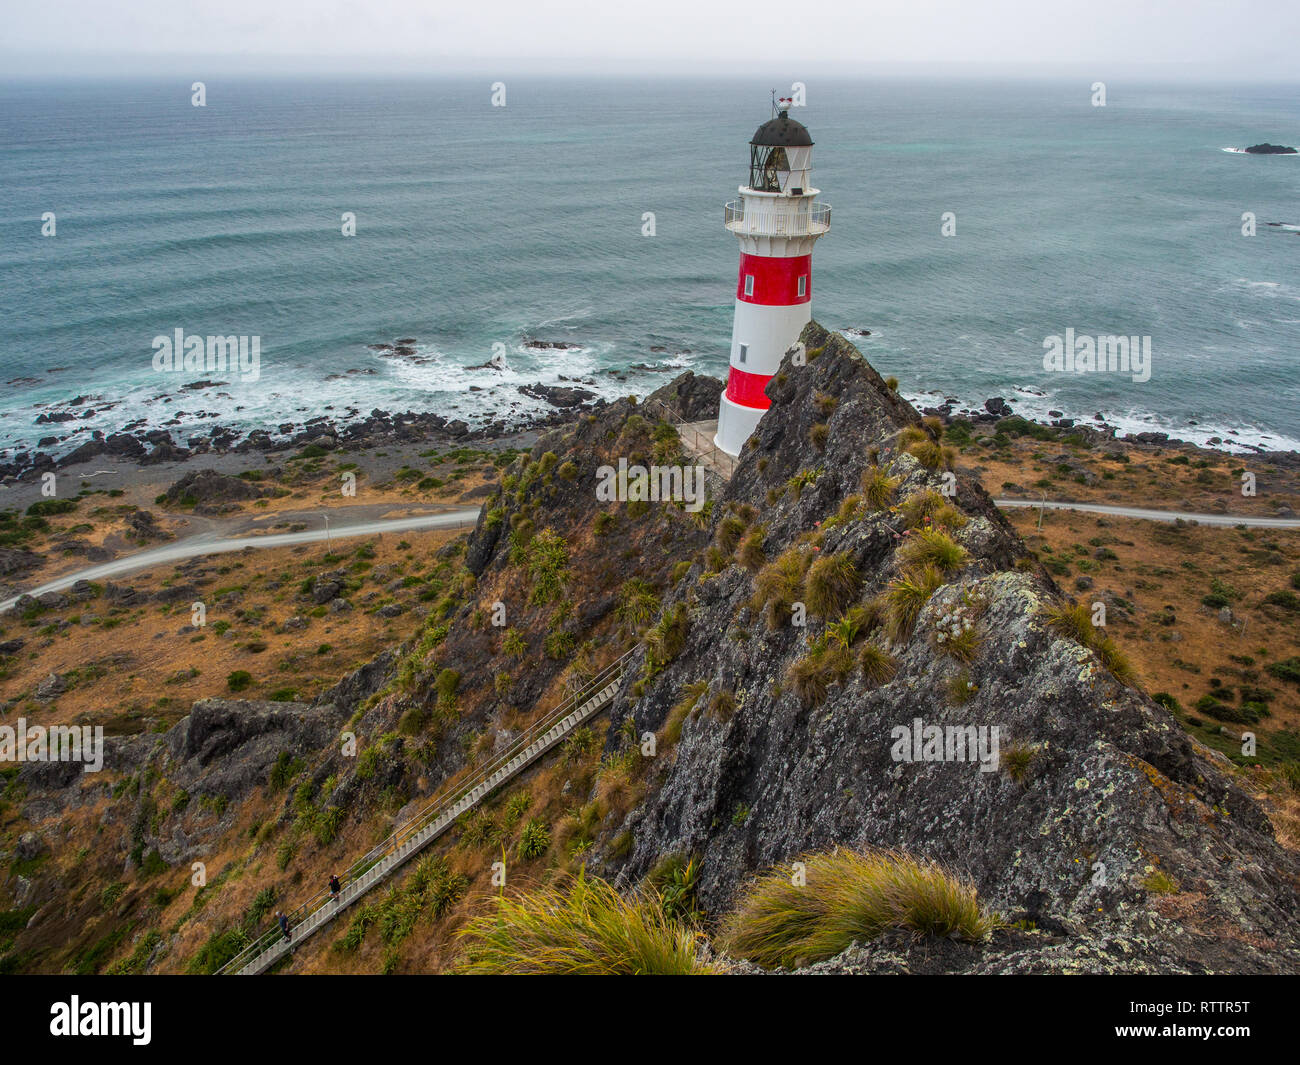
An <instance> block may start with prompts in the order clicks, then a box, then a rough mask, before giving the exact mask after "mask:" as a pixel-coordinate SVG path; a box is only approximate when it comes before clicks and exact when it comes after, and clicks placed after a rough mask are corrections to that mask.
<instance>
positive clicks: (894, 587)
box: [885, 566, 943, 643]
mask: <svg viewBox="0 0 1300 1065" xmlns="http://www.w3.org/2000/svg"><path fill="white" fill-rule="evenodd" d="M942 585H943V574H942V573H940V572H939V571H938V570H937V569H935V568H934V567H933V566H922V567H920V568H918V569H913V570H908V571H907V572H906V573H903V574H901V575H899V576H898V577H895V578H894V579H893V580H892V581H890V582H889V587H888V588H887V589H886V590H885V602H886V603H888V604H889V617H888V618H887V620H886V622H885V629H886V631H887V632H888V633H889V638H890V639H891V640H893V641H894V642H895V643H901V642H904V641H906V640H908V639H910V638H911V635H912V630H913V629H914V628H915V627H916V619H917V618H918V617H920V616H921V609H922V608H923V607H924V606H925V604H926V603H927V602H929V601H930V596H932V595H933V594H934V593H935V592H936V591H937V590H938V589H939V588H940V587H942Z"/></svg>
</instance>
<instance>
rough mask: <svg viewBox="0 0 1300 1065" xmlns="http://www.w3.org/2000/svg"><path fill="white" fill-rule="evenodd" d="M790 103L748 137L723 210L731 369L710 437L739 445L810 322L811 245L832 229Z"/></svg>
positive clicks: (733, 448) (730, 448) (733, 451)
mask: <svg viewBox="0 0 1300 1065" xmlns="http://www.w3.org/2000/svg"><path fill="white" fill-rule="evenodd" d="M789 106H790V101H789V100H786V99H783V100H780V101H777V102H776V104H775V105H774V108H773V109H774V110H775V111H776V116H775V117H774V118H773V119H772V120H771V121H770V122H765V123H763V125H761V126H759V127H758V131H757V132H756V133H755V134H754V138H753V140H751V141H750V142H749V184H748V185H744V186H741V188H740V189H739V190H738V191H739V193H740V199H738V200H732V201H731V202H730V203H728V204H727V205H726V208H725V211H724V219H725V224H726V227H727V229H728V230H730V231H731V232H732V233H733V234H735V236H736V239H737V240H738V241H739V242H740V273H739V276H738V278H737V281H736V312H735V318H734V321H733V325H732V331H731V360H730V362H731V367H730V371H729V372H728V375H727V389H726V391H725V392H724V393H723V395H722V400H721V406H720V408H719V411H718V433H717V436H716V437H715V438H714V443H716V444H717V446H718V447H719V448H721V449H722V450H723V451H725V452H726V453H727V454H729V455H739V454H740V449H741V448H742V447H743V446H744V443H745V441H746V440H748V439H749V436H750V434H751V433H753V431H754V427H755V426H756V425H757V424H758V419H759V418H761V417H762V416H763V412H764V411H765V410H767V408H768V406H769V405H770V404H769V401H768V398H767V396H766V395H765V393H764V390H765V389H766V388H767V383H768V381H770V380H771V379H772V377H773V375H774V374H775V373H776V371H777V368H778V367H779V366H780V365H781V358H782V356H784V355H785V353H786V352H787V351H788V350H789V349H790V348H791V347H792V346H793V345H794V344H795V342H796V341H797V340H798V339H799V334H800V333H801V332H802V331H803V327H804V326H805V325H807V324H808V322H809V321H811V320H812V249H813V244H815V243H816V242H817V238H818V237H820V236H821V235H822V234H823V233H825V232H827V230H829V229H830V224H831V209H830V207H829V205H827V204H824V203H818V202H817V195H818V192H819V190H818V189H815V188H813V187H812V149H813V141H812V137H810V136H809V135H808V130H807V129H805V128H804V126H803V124H802V123H800V122H796V121H795V120H794V119H792V118H791V117H790V114H789Z"/></svg>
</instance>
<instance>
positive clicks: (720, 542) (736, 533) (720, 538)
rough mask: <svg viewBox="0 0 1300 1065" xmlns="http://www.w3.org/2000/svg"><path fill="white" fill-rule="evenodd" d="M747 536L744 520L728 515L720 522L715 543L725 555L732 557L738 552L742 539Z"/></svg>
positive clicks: (715, 534) (715, 535)
mask: <svg viewBox="0 0 1300 1065" xmlns="http://www.w3.org/2000/svg"><path fill="white" fill-rule="evenodd" d="M744 534H745V522H744V519H742V518H740V517H738V516H737V515H735V514H728V515H727V516H726V517H725V518H723V519H722V520H721V521H720V522H718V531H717V532H716V533H714V543H716V544H717V546H718V550H719V551H721V552H722V553H723V554H726V555H730V554H731V553H732V552H733V551H735V550H736V545H737V544H738V543H740V538H741V537H742V536H743V535H744Z"/></svg>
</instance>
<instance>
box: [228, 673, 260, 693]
mask: <svg viewBox="0 0 1300 1065" xmlns="http://www.w3.org/2000/svg"><path fill="white" fill-rule="evenodd" d="M252 686H253V674H251V673H249V672H248V670H246V669H237V670H235V671H234V672H233V673H231V674H230V675H229V676H227V677H226V687H227V688H229V689H230V690H231V691H232V692H242V691H247V690H248V689H249V688H251V687H252Z"/></svg>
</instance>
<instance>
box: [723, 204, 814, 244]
mask: <svg viewBox="0 0 1300 1065" xmlns="http://www.w3.org/2000/svg"><path fill="white" fill-rule="evenodd" d="M723 225H725V226H726V227H727V228H728V229H730V230H731V231H732V232H740V233H752V234H753V235H755V236H803V235H806V234H809V233H825V232H826V230H828V229H830V227H831V206H830V204H828V203H814V204H813V205H812V206H810V207H797V208H795V209H793V210H791V209H790V208H788V207H777V206H775V205H771V206H769V205H768V204H760V205H751V206H750V208H749V210H748V211H746V210H745V201H744V200H732V201H731V202H730V203H728V204H727V205H726V206H725V207H724V208H723Z"/></svg>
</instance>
